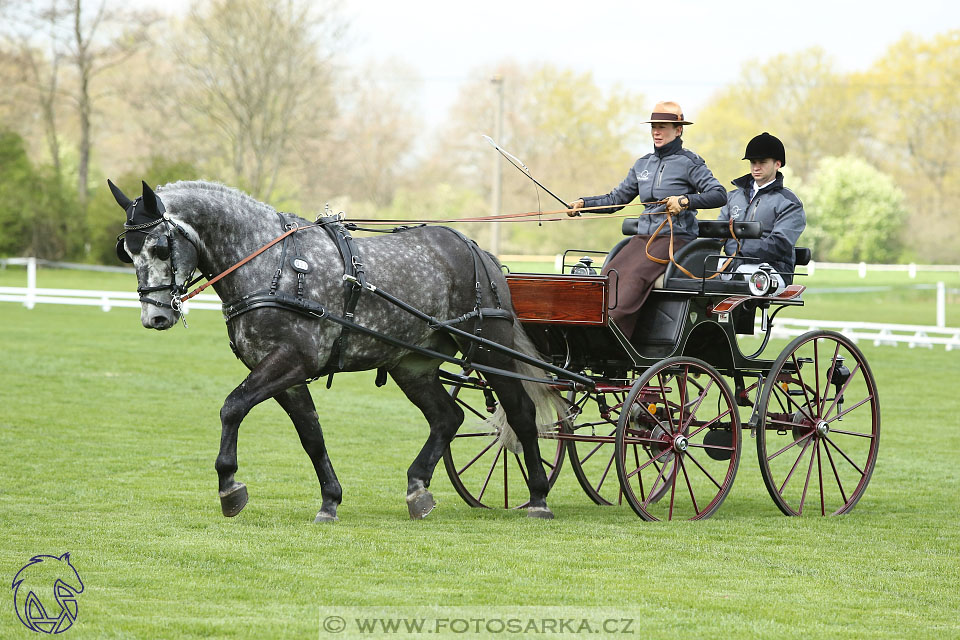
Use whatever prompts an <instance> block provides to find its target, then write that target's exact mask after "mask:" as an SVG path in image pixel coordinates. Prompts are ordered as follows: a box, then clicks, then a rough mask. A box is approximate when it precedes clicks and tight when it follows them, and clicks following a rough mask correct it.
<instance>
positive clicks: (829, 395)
mask: <svg viewBox="0 0 960 640" xmlns="http://www.w3.org/2000/svg"><path fill="white" fill-rule="evenodd" d="M760 404H761V407H762V413H761V415H760V421H759V422H758V425H759V428H758V429H757V453H758V456H759V458H760V472H761V473H762V474H763V481H764V483H765V484H766V485H767V491H769V492H770V496H771V497H772V498H773V501H774V502H775V503H776V505H777V506H778V507H779V508H780V510H781V511H783V513H785V514H787V515H789V516H799V515H805V514H816V515H821V516H825V515H838V514H841V513H846V512H848V511H850V510H851V509H853V507H854V505H856V504H857V501H859V500H860V497H861V496H862V495H863V492H864V491H865V490H866V488H867V484H868V483H869V482H870V476H871V475H872V474H873V467H874V465H875V464H876V461H877V448H878V446H879V441H880V404H879V401H878V398H877V384H876V381H875V380H874V378H873V373H872V372H871V371H870V367H869V366H867V361H866V360H865V359H864V357H863V353H861V351H860V349H858V348H857V346H856V345H855V344H854V343H853V341H851V340H850V339H849V338H847V337H845V336H843V335H842V334H839V333H835V332H833V331H811V332H809V333H805V334H803V335H802V336H800V337H798V338H796V339H795V340H794V341H793V342H791V343H790V344H789V345H787V348H786V349H784V350H783V352H782V353H781V354H780V356H779V357H778V358H777V360H776V361H775V362H774V363H773V367H772V368H771V370H770V375H769V377H768V378H767V383H766V386H765V387H764V390H763V396H762V397H761V399H760Z"/></svg>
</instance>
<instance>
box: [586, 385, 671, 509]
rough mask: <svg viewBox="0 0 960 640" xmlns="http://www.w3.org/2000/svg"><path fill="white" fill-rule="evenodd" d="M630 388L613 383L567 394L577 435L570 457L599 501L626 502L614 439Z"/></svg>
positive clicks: (591, 496)
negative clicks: (617, 466) (600, 389)
mask: <svg viewBox="0 0 960 640" xmlns="http://www.w3.org/2000/svg"><path fill="white" fill-rule="evenodd" d="M629 391H630V389H629V387H622V388H617V387H616V386H615V385H609V386H608V388H606V389H603V390H602V391H600V392H597V391H571V392H569V393H568V394H567V402H568V403H569V405H570V422H571V429H572V436H571V437H572V438H574V439H570V440H567V457H569V458H570V466H571V467H573V474H574V475H575V476H576V477H577V482H579V483H580V486H581V487H582V488H583V492H584V493H586V494H587V496H588V497H589V498H590V499H591V500H593V501H594V502H595V503H597V504H599V505H604V506H608V505H614V504H616V505H619V504H623V491H622V490H621V489H620V481H619V480H618V478H617V470H616V467H615V465H614V455H615V446H614V439H615V437H616V434H617V421H618V420H619V419H620V411H621V409H622V407H623V403H624V401H625V400H626V399H627V394H628V393H629ZM668 488H669V487H668V486H667V485H666V484H664V485H663V487H662V489H661V490H660V496H654V498H655V499H657V498H658V497H662V496H663V493H665V492H666V490H667V489H668Z"/></svg>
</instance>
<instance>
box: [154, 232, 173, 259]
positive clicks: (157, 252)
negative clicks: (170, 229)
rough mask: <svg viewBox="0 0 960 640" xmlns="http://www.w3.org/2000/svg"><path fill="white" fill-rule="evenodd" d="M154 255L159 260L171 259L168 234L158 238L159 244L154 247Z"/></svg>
mask: <svg viewBox="0 0 960 640" xmlns="http://www.w3.org/2000/svg"><path fill="white" fill-rule="evenodd" d="M153 255H154V257H156V258H157V260H169V259H170V240H169V238H168V237H167V236H165V235H163V236H160V237H159V238H157V244H156V245H154V247H153Z"/></svg>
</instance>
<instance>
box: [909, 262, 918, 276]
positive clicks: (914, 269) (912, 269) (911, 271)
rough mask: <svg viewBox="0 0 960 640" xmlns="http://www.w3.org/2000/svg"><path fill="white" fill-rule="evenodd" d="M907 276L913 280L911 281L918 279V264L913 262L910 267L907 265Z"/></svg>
mask: <svg viewBox="0 0 960 640" xmlns="http://www.w3.org/2000/svg"><path fill="white" fill-rule="evenodd" d="M907 274H908V275H909V276H910V279H911V280H915V279H916V278H917V263H916V262H911V263H910V264H909V265H907Z"/></svg>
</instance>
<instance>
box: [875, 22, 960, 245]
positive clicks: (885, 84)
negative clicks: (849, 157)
mask: <svg viewBox="0 0 960 640" xmlns="http://www.w3.org/2000/svg"><path fill="white" fill-rule="evenodd" d="M857 82H858V83H860V84H861V85H862V86H864V87H865V88H867V89H868V90H869V96H870V98H871V100H870V103H869V105H870V110H871V113H872V114H873V116H874V127H873V139H874V142H875V147H874V148H875V152H874V153H873V155H872V156H871V158H872V159H873V160H874V161H875V162H876V163H877V165H878V166H879V167H880V168H882V169H883V170H885V171H887V172H889V173H890V174H891V175H895V176H896V177H897V181H898V183H899V184H900V185H901V186H902V187H903V189H904V191H905V192H906V193H907V197H908V199H909V201H910V203H911V205H912V206H911V208H910V219H909V224H910V226H909V228H910V234H909V236H908V237H907V242H909V249H910V251H912V252H913V253H914V254H916V255H918V256H923V257H922V259H923V260H924V261H933V262H957V245H958V244H960V215H958V213H957V212H958V210H960V159H958V157H957V149H958V148H960V91H958V90H957V88H958V87H960V29H954V30H952V31H948V32H946V33H944V34H942V35H939V36H936V37H934V38H932V39H929V40H922V39H920V38H918V37H916V36H906V37H904V38H903V39H902V40H900V41H899V42H897V43H896V44H894V45H893V46H891V47H890V48H889V49H888V50H887V53H886V54H885V55H884V56H883V57H882V58H881V59H880V60H878V61H877V62H876V63H875V64H874V65H873V66H872V67H871V68H870V70H869V71H868V72H866V73H864V74H861V75H860V76H858V77H857Z"/></svg>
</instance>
